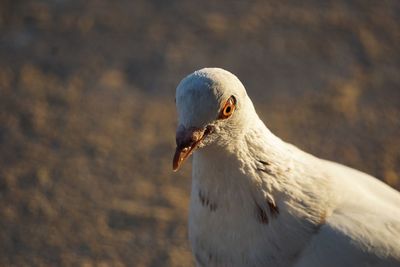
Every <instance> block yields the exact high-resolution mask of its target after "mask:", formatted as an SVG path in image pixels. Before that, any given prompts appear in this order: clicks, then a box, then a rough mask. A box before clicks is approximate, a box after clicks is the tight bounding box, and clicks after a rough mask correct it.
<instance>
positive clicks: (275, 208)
mask: <svg viewBox="0 0 400 267" xmlns="http://www.w3.org/2000/svg"><path fill="white" fill-rule="evenodd" d="M267 203H268V207H269V211H270V212H271V215H272V216H273V217H277V216H278V214H279V208H278V206H277V205H276V204H275V202H274V201H272V200H271V199H267Z"/></svg>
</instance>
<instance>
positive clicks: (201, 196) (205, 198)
mask: <svg viewBox="0 0 400 267" xmlns="http://www.w3.org/2000/svg"><path fill="white" fill-rule="evenodd" d="M199 199H200V203H201V204H202V205H203V206H204V207H208V208H209V209H210V211H215V210H216V209H217V204H216V203H215V202H213V201H211V200H210V199H209V198H208V196H207V195H206V194H204V193H203V192H202V191H201V190H199Z"/></svg>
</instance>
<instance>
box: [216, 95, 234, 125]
mask: <svg viewBox="0 0 400 267" xmlns="http://www.w3.org/2000/svg"><path fill="white" fill-rule="evenodd" d="M235 108H236V99H235V97H234V96H231V97H230V98H229V99H228V100H227V101H226V102H225V105H224V107H223V108H222V109H221V112H220V115H219V119H227V118H229V117H230V116H231V115H232V114H233V112H234V111H235Z"/></svg>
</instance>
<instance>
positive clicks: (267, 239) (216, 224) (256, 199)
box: [176, 68, 400, 267]
mask: <svg viewBox="0 0 400 267" xmlns="http://www.w3.org/2000/svg"><path fill="white" fill-rule="evenodd" d="M231 95H233V96H234V97H235V98H236V99H237V110H236V111H235V112H234V114H233V115H232V116H231V117H230V118H228V119H226V120H218V119H217V115H218V112H219V109H220V108H221V106H222V105H223V103H224V101H225V100H226V99H227V98H229V97H230V96H231ZM176 103H177V109H178V114H179V123H180V124H181V125H184V127H186V128H188V127H205V126H207V125H212V126H213V127H214V129H215V131H214V132H213V133H212V134H210V135H209V136H207V138H205V139H204V140H203V142H202V144H201V146H200V147H201V148H200V149H198V150H196V151H195V152H194V154H193V170H192V173H193V177H192V178H193V180H192V192H191V202H190V216H189V238H190V241H191V244H192V250H193V254H194V256H195V259H196V264H197V266H227V267H228V266H229V267H243V266H254V267H257V266H308V267H313V266H400V194H399V193H398V192H397V191H395V190H394V189H392V188H390V187H389V186H387V185H385V184H384V183H382V182H380V181H378V180H377V179H375V178H374V177H371V176H369V175H367V174H365V173H362V172H359V171H357V170H354V169H351V168H348V167H345V166H343V165H340V164H336V163H333V162H329V161H325V160H321V159H318V158H316V157H314V156H312V155H310V154H307V153H305V152H303V151H301V150H299V149H297V148H296V147H294V146H292V145H290V144H287V143H285V142H283V141H282V140H280V139H279V138H278V137H276V136H274V135H273V134H272V133H271V132H270V131H269V130H268V129H267V128H266V127H265V125H264V123H263V122H262V121H261V120H260V119H259V117H258V115H257V113H256V112H255V110H254V107H253V104H252V102H251V100H250V99H249V97H248V96H247V94H246V91H245V89H244V87H243V85H242V84H241V82H240V81H239V80H238V79H237V78H236V76H234V75H233V74H231V73H229V72H227V71H225V70H222V69H218V68H207V69H202V70H199V71H197V72H194V73H193V74H191V75H189V76H188V77H186V78H185V79H184V80H183V81H182V82H181V83H180V84H179V86H178V88H177V95H176Z"/></svg>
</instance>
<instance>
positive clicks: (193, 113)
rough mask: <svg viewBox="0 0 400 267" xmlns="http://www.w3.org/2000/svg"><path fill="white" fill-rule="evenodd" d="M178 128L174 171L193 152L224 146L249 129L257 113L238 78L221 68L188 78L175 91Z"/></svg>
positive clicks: (203, 71) (199, 72)
mask: <svg viewBox="0 0 400 267" xmlns="http://www.w3.org/2000/svg"><path fill="white" fill-rule="evenodd" d="M175 101H176V108H177V111H178V128H177V131H176V151H175V155H174V159H173V170H174V171H177V170H178V169H179V167H180V166H181V164H182V163H183V162H184V161H185V160H186V159H187V158H188V157H189V156H190V155H191V154H192V153H193V152H194V150H196V149H198V148H201V147H205V146H208V145H211V144H215V145H220V146H224V145H226V144H229V143H230V142H231V141H232V139H233V138H235V135H237V134H240V132H243V130H244V129H245V128H246V123H247V122H248V120H249V119H250V118H251V115H252V114H249V112H253V113H254V114H255V111H254V108H253V104H252V103H251V100H250V99H249V98H248V96H247V93H246V90H245V88H244V86H243V84H242V83H241V82H240V81H239V79H238V78H237V77H236V76H235V75H233V74H232V73H230V72H228V71H226V70H223V69H220V68H204V69H201V70H198V71H195V72H194V73H192V74H190V75H189V76H187V77H185V78H184V79H183V80H182V81H181V82H180V83H179V85H178V87H177V89H176V99H175Z"/></svg>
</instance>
